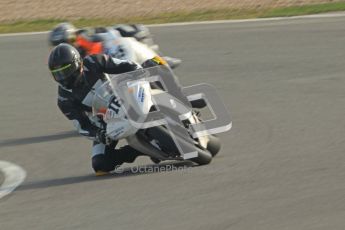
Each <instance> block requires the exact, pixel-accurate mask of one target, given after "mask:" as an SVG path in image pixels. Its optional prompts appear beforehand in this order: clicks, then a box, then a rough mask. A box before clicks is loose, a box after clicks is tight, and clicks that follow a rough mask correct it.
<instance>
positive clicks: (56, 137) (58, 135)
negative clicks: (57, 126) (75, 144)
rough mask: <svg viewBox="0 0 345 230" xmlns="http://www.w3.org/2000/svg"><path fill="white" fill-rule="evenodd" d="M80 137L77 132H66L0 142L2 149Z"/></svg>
mask: <svg viewBox="0 0 345 230" xmlns="http://www.w3.org/2000/svg"><path fill="white" fill-rule="evenodd" d="M77 136H80V135H79V134H78V133H77V132H76V131H66V132H61V133H56V134H51V135H46V136H37V137H26V138H13V139H7V140H2V141H0V148H3V147H9V146H17V145H27V144H35V143H41V142H49V141H57V140H61V139H65V138H70V137H77Z"/></svg>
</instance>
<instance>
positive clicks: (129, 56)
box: [103, 29, 157, 64]
mask: <svg viewBox="0 0 345 230" xmlns="http://www.w3.org/2000/svg"><path fill="white" fill-rule="evenodd" d="M104 37H105V39H104V42H103V45H104V53H106V54H108V55H110V56H112V57H115V58H118V59H121V60H130V61H133V62H135V63H137V64H142V63H143V62H144V61H146V60H148V59H152V58H153V57H155V56H157V54H156V53H155V52H154V51H153V50H152V49H151V48H150V47H148V46H147V45H146V44H144V43H141V42H139V41H137V40H136V39H135V38H132V37H122V36H121V35H120V34H119V33H118V32H117V31H114V30H112V29H109V31H108V33H105V34H104Z"/></svg>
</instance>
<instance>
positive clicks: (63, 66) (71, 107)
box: [48, 43, 159, 175]
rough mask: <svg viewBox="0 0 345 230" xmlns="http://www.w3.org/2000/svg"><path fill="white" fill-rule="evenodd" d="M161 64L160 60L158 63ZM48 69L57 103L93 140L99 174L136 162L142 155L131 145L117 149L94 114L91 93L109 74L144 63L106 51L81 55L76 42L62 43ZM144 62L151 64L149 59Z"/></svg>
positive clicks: (95, 164) (79, 128)
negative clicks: (74, 45)
mask: <svg viewBox="0 0 345 230" xmlns="http://www.w3.org/2000/svg"><path fill="white" fill-rule="evenodd" d="M158 64H159V63H158ZM48 65H49V69H50V71H51V74H52V76H53V78H54V80H55V81H57V82H58V83H59V87H58V107H59V108H60V110H61V111H62V113H63V114H64V115H65V116H66V117H67V118H68V119H69V120H71V121H72V122H73V124H74V126H75V127H76V128H77V130H78V132H79V133H80V134H81V135H83V136H86V137H88V138H89V139H91V140H93V147H92V167H93V169H94V171H95V173H96V175H104V174H107V173H108V172H110V171H113V170H114V169H115V167H116V166H118V165H121V164H122V163H124V162H128V163H131V162H134V160H135V159H136V157H137V156H139V155H142V154H141V153H140V152H138V151H137V150H135V149H133V148H131V147H130V146H125V147H122V148H120V149H115V146H116V144H117V142H114V141H112V142H111V141H110V140H109V138H107V135H106V131H105V129H104V128H102V125H101V124H100V123H99V122H97V121H95V120H94V119H93V118H92V108H91V106H92V95H93V93H94V92H93V91H94V89H95V88H97V87H98V86H100V85H101V84H102V82H104V81H105V80H106V74H107V73H109V74H120V73H124V72H129V71H134V70H137V69H139V68H141V66H139V65H137V64H135V63H133V62H131V61H126V60H120V59H115V58H112V57H110V56H108V55H106V54H94V55H89V56H86V57H85V58H84V59H82V58H81V56H80V54H79V52H78V51H77V49H75V48H74V47H73V46H71V45H69V44H66V43H61V44H59V45H57V46H56V47H54V48H53V50H52V51H51V53H50V55H49V61H48ZM145 65H148V66H150V65H152V60H148V61H147V62H146V63H144V64H143V66H144V67H145Z"/></svg>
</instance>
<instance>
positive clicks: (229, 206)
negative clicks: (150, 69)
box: [0, 17, 345, 230]
mask: <svg viewBox="0 0 345 230" xmlns="http://www.w3.org/2000/svg"><path fill="white" fill-rule="evenodd" d="M344 25H345V17H336V18H319V19H318V18H313V19H293V20H280V21H265V22H248V23H231V24H212V25H196V26H178V27H156V28H152V32H153V33H154V34H155V35H156V36H155V38H156V41H157V42H158V43H159V44H160V46H161V48H162V50H163V51H164V52H165V53H166V54H169V55H171V56H176V57H180V58H182V59H183V60H184V62H183V65H182V66H181V67H180V68H179V69H178V70H177V74H178V75H179V76H180V79H181V82H182V83H183V84H184V85H191V84H195V83H199V82H208V83H211V84H213V85H214V86H216V87H217V89H218V90H219V94H220V95H221V96H222V98H223V99H224V102H225V104H226V105H227V107H228V108H229V110H230V112H231V115H232V118H233V129H232V130H231V131H230V132H229V133H227V134H224V135H221V138H222V142H223V149H222V152H221V153H220V155H219V156H218V157H216V158H215V159H214V160H213V161H212V163H211V164H210V165H208V166H204V167H190V168H188V169H187V170H184V171H169V172H159V173H135V172H131V170H129V169H128V168H127V171H126V173H124V174H114V175H112V176H109V177H103V178H95V177H94V176H93V174H92V170H91V167H90V159H89V158H90V154H89V152H90V147H91V143H89V141H88V140H86V139H83V138H81V137H78V136H76V135H75V133H74V132H72V131H71V130H72V128H71V124H70V123H69V122H68V121H67V120H65V118H64V117H63V115H62V114H60V112H59V111H58V109H57V107H56V98H55V97H56V85H55V84H54V83H53V81H52V80H51V79H50V78H49V73H48V71H47V68H46V59H47V56H48V46H47V45H46V44H47V42H46V39H47V38H46V35H28V36H17V37H1V38H0V44H1V55H0V77H1V84H0V92H1V97H0V108H1V122H0V136H1V142H0V151H1V155H0V156H1V160H4V161H9V162H13V163H16V164H18V165H20V166H22V167H23V168H24V169H25V170H26V171H27V178H26V180H25V182H24V183H23V184H22V185H21V186H20V187H18V188H17V189H16V190H15V192H14V193H12V194H11V195H9V196H6V197H5V198H3V199H1V200H0V229H1V230H15V229H18V230H19V229H35V230H46V229H83V230H88V229H90V230H91V229H92V230H94V229H99V230H101V229H102V230H103V229H104V230H108V229H122V230H125V229H128V230H133V229H149V230H153V229H198V230H200V229H205V230H209V229H217V230H218V229H220V230H222V229H245V230H249V229H262V230H268V229H273V230H277V229H313V230H315V229H344V227H345V219H344V217H345V182H344V178H345V154H344V150H345V129H344V127H345V120H344V118H345V106H344V104H345V94H344V85H345V75H344V72H345V71H344V66H345V51H344V45H345V26H344ZM137 164H140V165H145V164H150V161H148V160H147V159H146V158H141V159H138V161H137V162H136V164H132V165H129V166H132V167H134V166H135V165H137ZM182 165H183V164H182ZM129 166H128V165H127V166H125V167H129ZM175 166H176V165H175ZM177 166H181V164H178V165H177ZM186 167H189V165H188V164H186Z"/></svg>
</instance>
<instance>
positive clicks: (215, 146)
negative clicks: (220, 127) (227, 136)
mask: <svg viewBox="0 0 345 230" xmlns="http://www.w3.org/2000/svg"><path fill="white" fill-rule="evenodd" d="M208 138H209V139H210V140H209V141H208V142H207V150H208V151H210V153H211V154H212V156H213V157H214V156H216V155H217V153H218V152H219V150H220V148H221V143H220V140H219V138H218V137H217V136H214V135H210V136H208Z"/></svg>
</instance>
